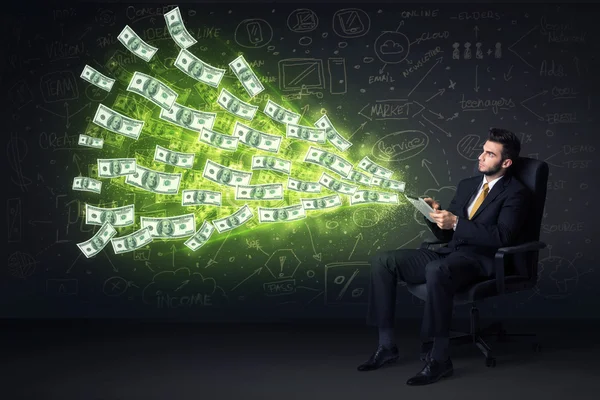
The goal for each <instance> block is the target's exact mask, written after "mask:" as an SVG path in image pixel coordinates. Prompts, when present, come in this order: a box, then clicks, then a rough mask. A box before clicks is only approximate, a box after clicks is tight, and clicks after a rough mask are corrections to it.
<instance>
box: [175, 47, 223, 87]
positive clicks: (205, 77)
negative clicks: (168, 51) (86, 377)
mask: <svg viewBox="0 0 600 400" xmlns="http://www.w3.org/2000/svg"><path fill="white" fill-rule="evenodd" d="M174 65H175V66H176V67H177V68H178V69H179V70H180V71H181V72H183V73H184V74H186V75H187V76H189V77H190V78H193V79H195V80H197V81H198V82H202V83H206V84H207V85H208V86H212V87H215V88H216V87H218V86H219V84H220V83H221V79H223V76H224V75H225V70H224V69H221V68H216V67H213V66H212V65H210V64H207V63H205V62H204V61H202V60H200V59H199V58H198V57H196V56H195V55H193V54H192V53H190V52H189V51H187V50H185V49H181V50H180V51H179V54H178V55H177V59H176V60H175V64H174Z"/></svg>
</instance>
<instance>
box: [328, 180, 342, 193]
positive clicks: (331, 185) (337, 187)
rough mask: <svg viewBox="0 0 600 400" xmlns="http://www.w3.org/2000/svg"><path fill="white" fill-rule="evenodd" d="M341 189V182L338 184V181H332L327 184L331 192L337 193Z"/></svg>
mask: <svg viewBox="0 0 600 400" xmlns="http://www.w3.org/2000/svg"><path fill="white" fill-rule="evenodd" d="M341 188H342V182H340V181H334V180H332V181H331V182H330V183H329V189H331V190H335V191H338V190H340V189H341Z"/></svg>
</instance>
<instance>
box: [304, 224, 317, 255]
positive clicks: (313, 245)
mask: <svg viewBox="0 0 600 400" xmlns="http://www.w3.org/2000/svg"><path fill="white" fill-rule="evenodd" d="M304 225H306V229H308V236H309V237H310V244H311V245H312V248H313V253H314V254H313V258H314V259H315V260H317V261H321V253H317V249H315V242H314V241H313V237H312V233H311V231H310V228H309V226H308V224H307V223H306V222H305V223H304Z"/></svg>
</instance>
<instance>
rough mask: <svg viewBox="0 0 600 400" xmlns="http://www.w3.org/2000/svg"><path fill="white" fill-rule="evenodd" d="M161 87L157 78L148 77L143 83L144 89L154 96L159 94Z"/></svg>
mask: <svg viewBox="0 0 600 400" xmlns="http://www.w3.org/2000/svg"><path fill="white" fill-rule="evenodd" d="M159 87H160V86H159V84H158V81H157V80H155V79H146V81H145V82H144V84H143V85H142V90H143V91H144V93H146V94H147V95H148V96H151V97H154V96H156V95H157V94H158V88H159Z"/></svg>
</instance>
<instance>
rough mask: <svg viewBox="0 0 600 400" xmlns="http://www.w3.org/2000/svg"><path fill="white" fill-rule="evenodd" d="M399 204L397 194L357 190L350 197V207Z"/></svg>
mask: <svg viewBox="0 0 600 400" xmlns="http://www.w3.org/2000/svg"><path fill="white" fill-rule="evenodd" d="M368 203H371V204H374V203H381V204H398V195H397V194H396V193H385V192H378V191H376V190H357V191H356V192H355V193H354V194H353V195H352V196H350V205H351V206H353V205H357V204H368Z"/></svg>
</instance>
